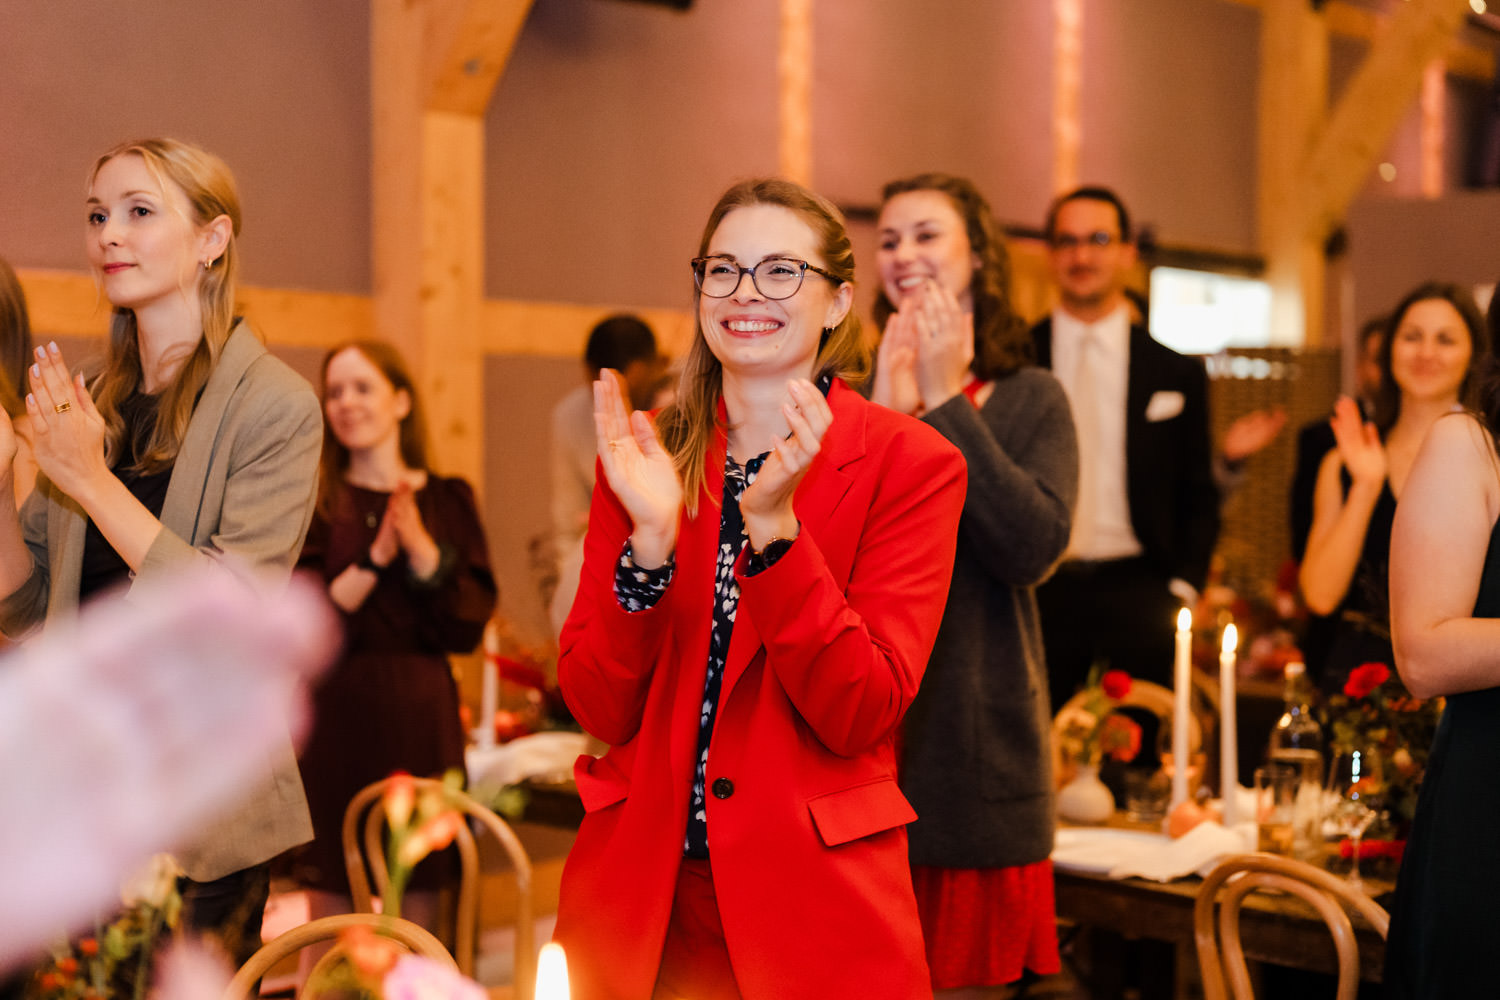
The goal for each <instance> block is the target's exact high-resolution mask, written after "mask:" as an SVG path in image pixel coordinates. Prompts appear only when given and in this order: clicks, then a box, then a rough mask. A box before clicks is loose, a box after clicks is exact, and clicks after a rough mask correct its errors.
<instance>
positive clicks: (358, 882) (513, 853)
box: [343, 778, 536, 997]
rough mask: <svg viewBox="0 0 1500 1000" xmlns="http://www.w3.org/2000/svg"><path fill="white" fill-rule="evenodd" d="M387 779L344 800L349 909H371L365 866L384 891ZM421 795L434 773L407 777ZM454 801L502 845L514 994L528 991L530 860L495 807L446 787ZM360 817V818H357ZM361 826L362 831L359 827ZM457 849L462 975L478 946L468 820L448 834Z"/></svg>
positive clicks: (474, 850) (457, 948)
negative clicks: (512, 920)
mask: <svg viewBox="0 0 1500 1000" xmlns="http://www.w3.org/2000/svg"><path fill="white" fill-rule="evenodd" d="M389 780H390V779H388V778H387V779H383V780H381V781H377V782H375V783H374V784H371V785H367V786H366V787H365V788H363V789H361V790H360V791H359V792H358V793H357V794H356V795H355V796H354V798H353V799H351V800H350V801H349V805H348V808H346V809H345V810H344V829H343V839H344V868H345V870H346V871H347V872H348V875H349V891H350V895H351V897H352V898H353V901H354V909H355V910H357V911H360V912H363V913H369V912H372V911H373V910H374V900H373V898H372V895H371V891H370V879H369V878H368V877H366V875H365V865H366V864H368V865H369V870H370V872H372V873H373V875H374V879H375V889H376V891H377V892H384V891H385V886H386V882H387V879H388V877H389V873H388V870H387V868H386V863H385V845H384V837H383V833H384V830H385V810H384V809H382V808H380V800H381V796H382V795H384V794H385V789H386V785H387V783H388V782H389ZM412 780H413V781H414V782H415V783H416V786H417V789H418V792H419V794H420V791H421V789H423V788H426V787H434V786H435V787H439V788H441V787H442V784H443V783H442V782H441V781H437V780H435V779H433V778H414V779H412ZM445 794H446V795H447V796H449V801H450V802H452V804H453V806H454V807H455V808H457V809H459V810H461V811H462V812H463V813H464V814H465V815H466V816H468V817H470V818H471V819H473V820H477V821H478V823H479V825H480V826H481V827H483V828H484V829H485V830H487V831H489V833H490V834H491V836H493V837H494V838H495V840H496V841H498V842H499V844H500V846H501V847H502V848H504V849H505V853H506V855H507V856H508V857H509V858H510V864H511V868H512V869H513V870H514V871H515V875H516V939H515V940H516V948H515V979H514V982H515V995H516V996H527V997H529V996H531V990H532V987H533V982H534V977H535V975H536V968H535V967H536V947H535V940H534V939H535V935H536V927H535V924H534V922H533V918H532V900H531V859H530V858H529V857H528V856H527V854H526V848H525V847H523V846H522V844H521V841H520V838H518V837H517V836H516V834H515V831H514V830H512V829H511V828H510V825H509V824H507V823H506V822H505V820H503V819H501V818H500V817H499V816H497V815H495V813H494V811H493V810H491V809H488V808H486V807H485V806H483V805H481V804H480V803H479V802H478V801H477V800H475V799H474V798H473V797H472V796H470V795H467V794H465V793H464V792H460V791H454V790H451V789H450V790H448V791H447V792H445ZM361 817H363V822H361ZM361 826H362V827H363V830H361ZM453 841H454V845H455V846H456V847H457V848H458V856H459V866H460V877H459V886H458V905H457V913H456V914H455V919H454V935H453V937H454V941H453V955H454V957H455V958H456V959H457V960H458V970H459V971H460V972H462V973H463V974H464V975H466V976H473V975H474V964H475V956H476V952H477V950H478V945H479V936H478V923H479V882H480V866H479V848H478V846H477V845H476V843H475V841H474V833H473V831H472V830H471V829H470V824H467V823H465V824H460V826H459V829H458V833H457V835H456V836H455V837H454V838H453Z"/></svg>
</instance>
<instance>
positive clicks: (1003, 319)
mask: <svg viewBox="0 0 1500 1000" xmlns="http://www.w3.org/2000/svg"><path fill="white" fill-rule="evenodd" d="M908 191H936V192H938V193H939V194H942V195H944V196H946V197H947V199H948V201H949V202H950V203H952V205H953V208H954V210H955V211H957V212H958V216H959V218H961V219H963V221H964V231H965V232H966V233H967V234H968V237H969V248H970V249H971V250H973V252H974V253H975V255H977V256H978V258H979V262H980V263H979V266H978V267H976V268H975V269H974V276H973V278H972V280H971V281H970V282H969V295H970V297H971V298H972V299H973V300H974V361H973V363H972V364H971V365H970V366H969V368H970V370H971V371H972V372H973V373H974V375H975V377H976V378H980V379H992V378H996V377H998V376H1000V375H1007V374H1009V373H1010V372H1013V371H1015V370H1016V369H1017V368H1021V367H1023V366H1025V365H1028V364H1030V363H1031V362H1032V360H1033V355H1032V346H1031V337H1030V336H1029V335H1028V334H1027V331H1026V327H1025V325H1024V324H1023V323H1022V322H1021V318H1020V317H1019V316H1017V315H1016V314H1015V313H1014V312H1013V311H1012V310H1011V305H1010V254H1009V252H1007V250H1006V249H1005V238H1004V235H1003V234H1002V233H1001V231H1000V226H999V224H997V223H996V222H995V216H994V213H993V212H991V211H990V203H989V202H988V201H986V200H985V197H984V195H982V194H980V193H979V189H978V188H976V187H975V186H974V182H973V181H970V180H969V179H968V178H966V177H955V176H953V175H952V174H942V173H925V174H917V175H916V176H915V177H906V178H902V179H901V180H895V181H891V182H890V183H889V184H887V185H886V186H885V188H884V189H883V190H882V191H881V192H880V205H881V207H882V208H884V207H885V205H886V204H887V203H888V202H890V200H891V199H892V198H894V197H896V196H897V195H898V194H906V193H907V192H908ZM895 312H896V306H895V305H894V304H893V303H892V302H891V300H890V298H889V297H888V296H887V295H886V294H885V288H884V287H882V288H881V289H880V294H879V295H878V296H876V299H875V311H874V316H875V325H876V326H878V327H880V328H881V329H882V330H883V329H885V324H886V321H887V320H889V319H890V318H891V316H892V314H894V313H895Z"/></svg>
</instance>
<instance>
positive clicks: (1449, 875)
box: [1384, 523, 1500, 998]
mask: <svg viewBox="0 0 1500 1000" xmlns="http://www.w3.org/2000/svg"><path fill="white" fill-rule="evenodd" d="M1435 555H1436V554H1435ZM1474 617H1476V618H1500V523H1497V525H1496V526H1495V528H1493V529H1492V530H1491V532H1490V542H1489V548H1488V550H1487V551H1486V552H1485V557H1484V573H1483V575H1482V576H1481V578H1480V581H1479V596H1478V597H1477V598H1476V599H1475V601H1474ZM1497 901H1500V687H1494V688H1488V689H1486V690H1483V691H1470V692H1467V693H1464V694H1455V695H1453V696H1451V697H1449V698H1448V705H1447V708H1446V709H1445V710H1444V712H1443V718H1442V721H1441V722H1440V723H1439V724H1438V730H1437V736H1436V737H1435V738H1434V739H1433V742H1432V755H1431V757H1430V758H1429V759H1428V763H1427V774H1426V776H1425V777H1424V778H1423V779H1422V792H1421V795H1420V796H1419V798H1418V800H1417V815H1416V820H1415V822H1414V823H1413V825H1412V833H1411V838H1410V840H1409V841H1408V842H1407V849H1406V856H1405V857H1404V858H1403V859H1402V862H1401V872H1400V875H1399V876H1398V878H1397V882H1396V894H1395V900H1394V902H1393V903H1392V906H1391V928H1390V937H1389V941H1388V943H1387V945H1386V959H1385V977H1384V978H1385V989H1386V996H1388V997H1413V998H1415V997H1422V998H1431V997H1463V998H1472V997H1484V996H1496V995H1497V994H1500V985H1497V983H1496V974H1495V964H1494V963H1495V956H1496V955H1500V919H1497V916H1496V904H1497Z"/></svg>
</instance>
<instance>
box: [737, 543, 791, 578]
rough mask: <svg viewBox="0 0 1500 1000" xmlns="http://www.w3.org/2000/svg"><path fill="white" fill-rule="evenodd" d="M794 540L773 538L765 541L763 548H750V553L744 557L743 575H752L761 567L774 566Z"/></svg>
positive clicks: (761, 568)
mask: <svg viewBox="0 0 1500 1000" xmlns="http://www.w3.org/2000/svg"><path fill="white" fill-rule="evenodd" d="M794 541H796V539H795V538H773V539H771V540H770V541H769V542H767V543H766V545H765V548H762V549H754V548H752V549H751V550H750V555H749V556H747V557H746V558H745V575H746V576H754V575H755V574H757V573H759V572H760V571H761V570H763V569H770V568H771V567H772V566H775V565H776V561H777V560H778V559H780V558H781V557H782V556H784V555H786V553H787V550H788V549H790V548H791V547H792V542H794Z"/></svg>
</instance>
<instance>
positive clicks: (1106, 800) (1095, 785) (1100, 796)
mask: <svg viewBox="0 0 1500 1000" xmlns="http://www.w3.org/2000/svg"><path fill="white" fill-rule="evenodd" d="M1114 813H1115V796H1114V793H1113V792H1111V791H1110V790H1109V786H1108V785H1106V784H1105V783H1104V782H1102V781H1100V780H1099V765H1098V764H1079V765H1078V773H1077V774H1075V775H1074V776H1073V780H1072V781H1070V782H1068V783H1067V784H1066V785H1064V786H1062V788H1060V789H1058V791H1057V815H1058V816H1060V817H1062V818H1063V819H1065V820H1068V821H1069V822H1071V823H1103V822H1104V821H1105V820H1107V819H1109V818H1110V817H1111V816H1113V815H1114Z"/></svg>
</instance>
